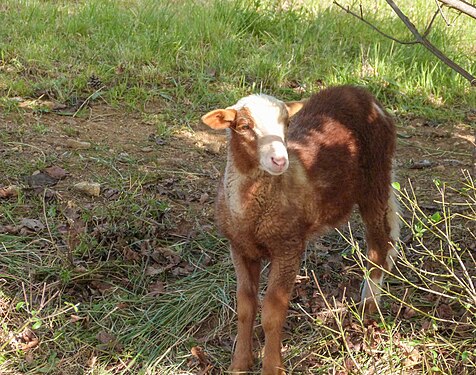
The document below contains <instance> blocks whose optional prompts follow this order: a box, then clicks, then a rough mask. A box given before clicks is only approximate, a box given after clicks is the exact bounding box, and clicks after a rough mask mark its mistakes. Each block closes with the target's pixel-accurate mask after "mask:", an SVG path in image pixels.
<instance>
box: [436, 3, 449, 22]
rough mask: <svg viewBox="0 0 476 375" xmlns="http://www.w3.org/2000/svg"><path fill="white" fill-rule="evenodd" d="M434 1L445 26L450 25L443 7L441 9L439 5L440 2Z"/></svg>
mask: <svg viewBox="0 0 476 375" xmlns="http://www.w3.org/2000/svg"><path fill="white" fill-rule="evenodd" d="M435 3H436V6H437V7H438V11H439V12H440V14H441V18H443V20H444V21H445V23H446V26H450V23H449V22H448V19H447V18H446V16H445V14H444V13H443V9H441V5H440V3H439V2H438V0H435Z"/></svg>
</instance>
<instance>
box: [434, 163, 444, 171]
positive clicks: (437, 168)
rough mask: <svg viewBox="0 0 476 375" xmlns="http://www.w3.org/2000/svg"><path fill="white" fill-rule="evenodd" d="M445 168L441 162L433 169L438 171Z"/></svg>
mask: <svg viewBox="0 0 476 375" xmlns="http://www.w3.org/2000/svg"><path fill="white" fill-rule="evenodd" d="M445 169H446V168H445V166H444V165H441V164H440V165H437V166H436V167H435V170H436V171H438V172H443V171H444V170H445Z"/></svg>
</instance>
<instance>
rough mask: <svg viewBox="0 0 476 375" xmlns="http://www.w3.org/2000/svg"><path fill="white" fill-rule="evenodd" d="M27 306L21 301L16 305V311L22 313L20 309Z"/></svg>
mask: <svg viewBox="0 0 476 375" xmlns="http://www.w3.org/2000/svg"><path fill="white" fill-rule="evenodd" d="M23 306H25V301H20V302H18V303H17V304H16V305H15V310H16V311H20V309H21V308H22V307H23Z"/></svg>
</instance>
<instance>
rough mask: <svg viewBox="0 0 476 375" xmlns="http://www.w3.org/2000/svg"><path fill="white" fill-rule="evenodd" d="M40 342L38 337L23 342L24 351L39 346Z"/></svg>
mask: <svg viewBox="0 0 476 375" xmlns="http://www.w3.org/2000/svg"><path fill="white" fill-rule="evenodd" d="M38 344H39V340H38V339H37V338H34V339H33V340H31V341H29V342H27V343H26V344H23V345H22V347H21V348H22V350H23V351H25V352H26V351H28V350H30V349H33V348H35V347H37V346H38Z"/></svg>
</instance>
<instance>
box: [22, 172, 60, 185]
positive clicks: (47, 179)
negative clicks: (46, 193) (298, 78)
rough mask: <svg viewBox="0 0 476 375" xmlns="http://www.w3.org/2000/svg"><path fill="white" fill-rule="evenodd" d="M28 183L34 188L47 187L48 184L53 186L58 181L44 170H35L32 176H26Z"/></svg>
mask: <svg viewBox="0 0 476 375" xmlns="http://www.w3.org/2000/svg"><path fill="white" fill-rule="evenodd" d="M25 180H26V182H27V184H28V185H29V186H30V187H32V188H34V189H35V188H45V187H48V186H53V185H56V184H57V183H58V180H57V179H56V178H53V177H51V176H49V175H48V174H46V173H43V172H39V171H38V172H35V173H33V174H32V175H31V176H28V177H26V178H25Z"/></svg>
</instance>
